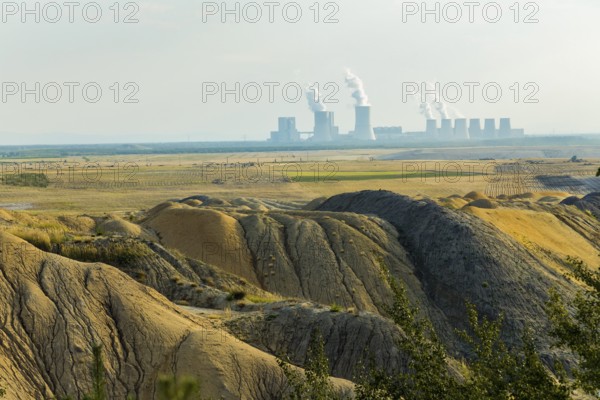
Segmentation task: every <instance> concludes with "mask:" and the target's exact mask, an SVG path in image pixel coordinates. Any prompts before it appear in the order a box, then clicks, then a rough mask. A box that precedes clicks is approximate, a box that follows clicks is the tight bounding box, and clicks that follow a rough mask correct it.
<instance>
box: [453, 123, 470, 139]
mask: <svg viewBox="0 0 600 400" xmlns="http://www.w3.org/2000/svg"><path fill="white" fill-rule="evenodd" d="M454 138H455V139H469V130H468V129H467V120H466V119H465V118H460V119H457V120H455V121H454Z"/></svg>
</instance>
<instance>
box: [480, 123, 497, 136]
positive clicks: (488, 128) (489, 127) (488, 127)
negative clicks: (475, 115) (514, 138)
mask: <svg viewBox="0 0 600 400" xmlns="http://www.w3.org/2000/svg"><path fill="white" fill-rule="evenodd" d="M483 136H484V137H485V138H486V139H490V138H494V137H496V120H495V119H493V118H488V119H486V120H485V128H484V129H483Z"/></svg>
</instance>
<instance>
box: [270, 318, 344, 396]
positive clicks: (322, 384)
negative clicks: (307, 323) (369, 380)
mask: <svg viewBox="0 0 600 400" xmlns="http://www.w3.org/2000/svg"><path fill="white" fill-rule="evenodd" d="M277 363H278V364H279V367H280V368H281V369H282V371H283V373H284V375H285V377H286V378H287V380H288V384H289V386H290V390H289V391H288V393H287V396H286V397H285V398H286V399H287V400H335V399H341V398H343V397H342V396H340V395H339V394H338V393H337V392H336V390H335V389H334V387H333V385H332V384H331V382H330V380H329V360H328V359H327V356H326V355H325V345H324V343H323V337H322V336H321V333H320V332H319V331H318V330H315V331H313V333H312V335H311V338H310V343H309V345H308V351H307V353H306V361H305V363H304V371H303V372H301V371H299V370H295V369H293V368H292V366H291V365H290V364H289V362H287V361H284V360H283V359H280V358H278V359H277Z"/></svg>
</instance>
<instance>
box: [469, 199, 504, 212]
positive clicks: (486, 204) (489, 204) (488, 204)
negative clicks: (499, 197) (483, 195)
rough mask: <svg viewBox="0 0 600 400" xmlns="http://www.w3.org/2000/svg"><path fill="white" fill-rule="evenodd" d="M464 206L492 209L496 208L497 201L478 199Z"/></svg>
mask: <svg viewBox="0 0 600 400" xmlns="http://www.w3.org/2000/svg"><path fill="white" fill-rule="evenodd" d="M465 207H474V208H485V209H489V210H492V209H494V208H498V203H496V202H493V201H491V200H489V199H479V200H475V201H472V202H470V203H469V204H467V205H466V206H465Z"/></svg>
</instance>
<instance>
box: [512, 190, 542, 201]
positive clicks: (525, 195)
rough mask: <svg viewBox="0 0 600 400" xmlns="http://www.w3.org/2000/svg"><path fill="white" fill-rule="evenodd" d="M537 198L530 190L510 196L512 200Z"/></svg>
mask: <svg viewBox="0 0 600 400" xmlns="http://www.w3.org/2000/svg"><path fill="white" fill-rule="evenodd" d="M535 198H536V196H535V194H533V193H530V192H527V193H521V194H515V195H513V196H509V199H510V200H531V199H535Z"/></svg>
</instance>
